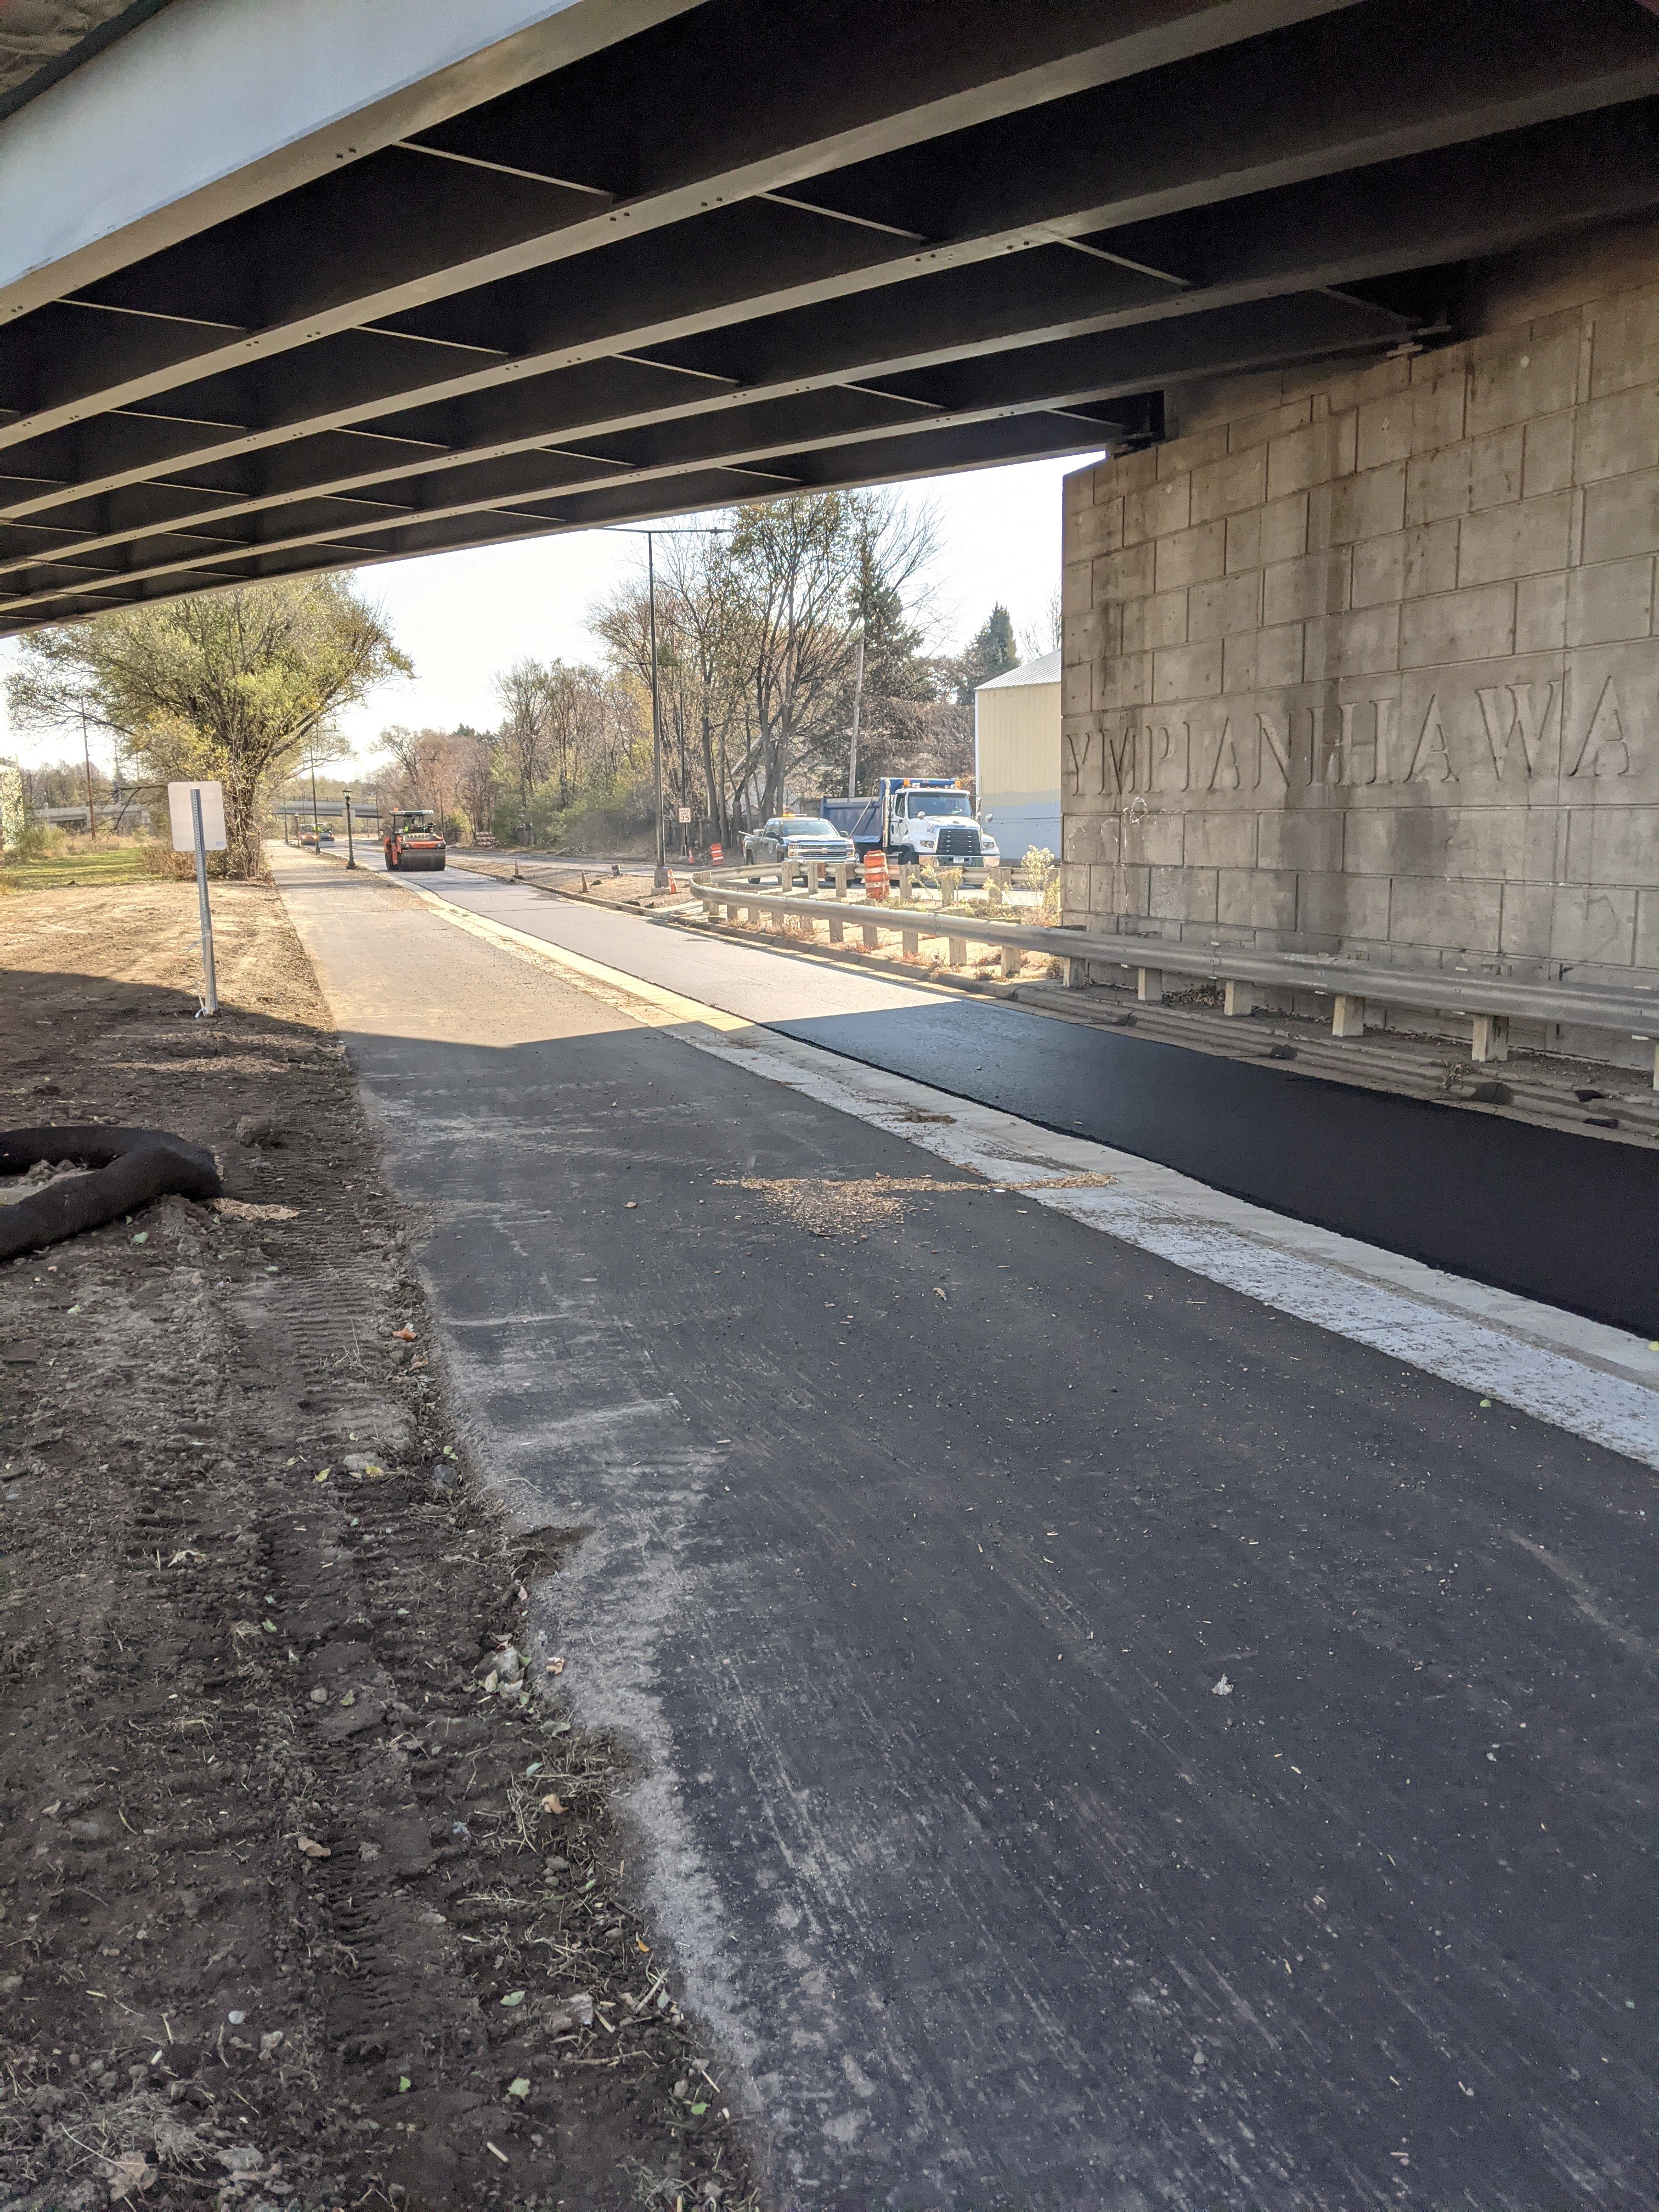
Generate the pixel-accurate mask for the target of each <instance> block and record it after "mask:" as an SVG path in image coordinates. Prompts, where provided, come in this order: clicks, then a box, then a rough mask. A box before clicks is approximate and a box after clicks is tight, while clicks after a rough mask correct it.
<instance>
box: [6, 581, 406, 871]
mask: <svg viewBox="0 0 1659 2212" xmlns="http://www.w3.org/2000/svg"><path fill="white" fill-rule="evenodd" d="M22 646H23V652H22V662H21V666H20V667H19V668H18V669H17V671H16V672H15V674H14V675H13V676H12V677H11V678H10V679H9V682H8V684H7V687H6V690H7V698H8V702H9V705H10V708H11V712H12V715H13V718H14V720H15V721H16V722H17V723H18V724H19V725H20V726H22V727H24V728H30V727H34V728H52V727H61V726H71V725H73V726H79V725H81V723H82V720H84V721H85V722H86V723H87V724H88V725H89V726H92V727H94V728H98V729H102V730H106V731H108V732H111V733H112V734H113V735H114V736H116V737H117V738H119V740H120V742H121V745H122V748H123V750H124V751H125V754H126V757H128V758H129V759H130V760H131V761H132V762H134V763H136V764H137V766H138V768H139V769H141V771H142V772H143V775H145V776H146V777H147V778H148V779H149V780H150V781H154V782H157V783H162V782H167V781H170V780H172V779H174V778H185V777H201V778H204V779H212V780H214V781H218V782H220V783H222V784H223V786H224V792H225V831H226V839H227V843H228V852H227V854H226V861H227V865H228V871H229V872H230V873H231V874H232V875H239V876H256V875H258V873H259V872H260V865H261V861H260V840H261V834H262V816H263V811H264V800H265V798H266V796H267V794H268V793H269V792H270V787H271V786H272V785H273V784H274V783H276V782H277V781H280V780H281V779H282V777H283V776H284V775H287V774H288V773H289V771H290V770H291V769H293V768H294V767H295V765H296V763H298V762H299V761H300V760H301V759H302V758H304V757H306V756H307V751H308V750H309V749H310V748H311V747H313V745H317V744H319V741H320V740H321V739H322V738H324V736H325V733H326V732H328V730H329V729H330V727H331V725H332V722H333V720H334V718H335V716H336V715H337V714H340V713H341V712H342V711H343V709H344V708H348V707H351V706H355V705H356V703H357V702H358V701H359V700H361V699H362V698H363V697H364V696H366V695H367V694H368V692H369V691H372V690H374V687H375V686H376V685H377V684H383V683H385V682H386V679H387V678H389V677H393V676H411V675H413V673H414V668H413V665H412V664H411V662H410V659H408V657H407V655H406V654H404V653H401V652H399V651H398V647H397V646H396V645H395V644H394V643H393V642H392V634H391V631H390V630H389V629H388V628H387V626H386V620H385V617H384V616H383V615H382V614H381V612H380V610H379V608H377V607H375V606H374V605H371V604H370V602H369V601H368V600H367V599H364V598H363V597H362V594H361V592H359V591H358V590H357V589H356V586H355V584H354V583H353V581H352V580H351V579H350V578H349V577H346V576H314V577H305V578H301V579H296V580H292V581H289V580H283V581H280V582H274V583H269V584H256V585H250V586H246V587H245V588H243V589H240V590H236V591H228V592H204V593H203V594H201V595H200V596H199V597H197V598H193V599H172V600H169V601H167V603H166V604H165V605H160V606H148V607H124V608H121V609H118V610H116V611H112V612H110V613H109V614H106V615H98V616H95V617H94V618H93V619H92V620H91V621H90V622H87V623H73V624H64V625H63V626H61V627H58V628H53V629H40V630H36V631H34V632H33V633H32V634H31V635H28V636H27V637H25V638H24V640H23V641H22Z"/></svg>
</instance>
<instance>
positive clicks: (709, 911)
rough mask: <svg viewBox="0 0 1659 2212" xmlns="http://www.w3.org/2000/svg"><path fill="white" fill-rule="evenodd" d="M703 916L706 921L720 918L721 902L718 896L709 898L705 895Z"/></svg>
mask: <svg viewBox="0 0 1659 2212" xmlns="http://www.w3.org/2000/svg"><path fill="white" fill-rule="evenodd" d="M702 918H703V920H704V921H719V920H720V901H719V900H718V899H717V898H709V897H708V896H705V897H704V899H703V902H702Z"/></svg>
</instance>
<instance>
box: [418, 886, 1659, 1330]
mask: <svg viewBox="0 0 1659 2212" xmlns="http://www.w3.org/2000/svg"><path fill="white" fill-rule="evenodd" d="M428 880H429V881H431V882H432V883H433V884H434V887H435V888H438V889H441V890H442V891H443V893H444V896H447V897H450V898H453V899H454V900H455V901H456V902H458V903H463V904H465V905H467V906H468V907H471V908H474V909H475V910H477V911H478V912H480V913H483V914H487V915H493V916H495V918H496V919H498V920H501V921H508V922H510V923H511V925H512V927H514V928H517V929H522V930H525V931H526V932H527V933H530V934H532V935H534V936H539V937H544V938H545V939H548V940H549V942H550V943H553V944H557V945H565V946H567V947H568V948H569V949H571V950H574V951H580V952H582V953H584V954H586V956H587V957H590V958H593V959H599V960H605V961H609V962H611V963H614V964H617V965H620V966H623V967H626V968H627V969H628V971H629V973H630V974H634V975H642V976H644V977H646V978H647V980H648V981H653V982H655V983H659V984H661V985H664V986H665V987H667V988H669V989H671V990H676V991H681V992H684V993H686V994H688V995H690V996H693V997H700V998H702V999H704V1000H708V1001H709V1002H711V1003H713V1004H715V1005H718V1006H721V1007H723V1008H725V1009H726V1010H727V1011H729V1012H734V1013H740V1014H744V1015H745V1016H747V1017H748V1018H750V1019H752V1020H755V1021H759V1022H763V1023H765V1024H768V1025H769V1027H772V1028H775V1029H778V1030H783V1031H785V1032H787V1034H788V1035H790V1036H798V1037H800V1038H802V1039H804V1040H805V1042H808V1043H811V1044H817V1045H822V1046H823V1047H825V1048H828V1049H829V1050H830V1051H832V1052H837V1053H841V1054H844V1055H846V1056H847V1057H848V1058H849V1059H852V1060H862V1061H864V1062H866V1064H867V1065H869V1066H875V1067H883V1068H887V1069H889V1070H890V1071H891V1072H892V1073H896V1074H901V1075H907V1076H909V1077H912V1078H913V1079H915V1080H916V1081H917V1082H921V1083H926V1084H928V1085H932V1086H933V1087H934V1088H935V1089H938V1090H941V1091H951V1092H953V1093H955V1094H956V1095H957V1096H958V1097H969V1098H974V1099H977V1100H978V1101H979V1102H980V1103H982V1104H985V1105H989V1106H996V1107H1000V1108H1002V1109H1005V1110H1006V1111H1007V1112H1009V1113H1013V1114H1018V1115H1022V1116H1024V1118H1025V1119H1026V1120H1028V1121H1039V1122H1042V1123H1043V1124H1044V1125H1046V1126H1047V1127H1051V1128H1057V1129H1064V1130H1066V1131H1069V1132H1071V1133H1074V1134H1076V1135H1079V1136H1085V1137H1090V1138H1092V1139H1095V1140H1096V1141H1097V1142H1098V1143H1101V1144H1106V1145H1111V1146H1115V1147H1117V1148H1118V1149H1120V1150H1121V1151H1124V1152H1133V1153H1135V1154H1136V1155H1138V1156H1139V1157H1140V1158H1145V1159H1152V1160H1157V1161H1158V1162H1160V1163H1161V1164H1164V1166H1166V1167H1172V1168H1176V1169H1179V1170H1181V1171H1182V1173H1183V1174H1186V1175H1190V1176H1195V1177H1197V1179H1198V1180H1199V1181H1200V1182H1206V1183H1208V1184H1210V1185H1211V1186H1212V1188H1217V1189H1220V1190H1225V1191H1226V1192H1228V1193H1230V1194H1231V1195H1233V1196H1235V1197H1238V1198H1245V1199H1249V1200H1253V1201H1254V1202H1255V1203H1256V1204H1257V1205H1261V1206H1267V1207H1269V1208H1270V1209H1272V1210H1273V1212H1278V1213H1284V1214H1288V1215H1290V1216H1291V1217H1292V1218H1295V1219H1297V1220H1302V1221H1310V1222H1314V1223H1316V1224H1317V1225H1319V1226H1320V1227H1322V1228H1326V1229H1334V1230H1337V1231H1340V1232H1341V1233H1342V1234H1343V1235H1345V1236H1349V1237H1358V1238H1360V1239H1361V1240H1363V1241H1364V1242H1365V1243H1371V1244H1376V1245H1380V1246H1382V1247H1383V1249H1384V1250H1387V1251H1390V1252H1400V1253H1404V1254H1407V1255H1409V1256H1410V1257H1411V1258H1413V1259H1416V1260H1422V1261H1426V1262H1427V1263H1428V1264H1429V1265H1430V1266H1431V1267H1443V1268H1444V1269H1446V1270H1447V1271H1448V1272H1449V1273H1453V1274H1458V1275H1466V1276H1469V1277H1471V1278H1473V1279H1474V1280H1476V1281H1479V1282H1484V1283H1491V1284H1495V1285H1498V1287H1499V1288H1501V1289H1504V1290H1508V1291H1518V1292H1520V1293H1521V1294H1522V1296H1523V1297H1533V1298H1538V1299H1541V1301H1542V1302H1543V1303H1544V1304H1548V1305H1555V1306H1564V1307H1566V1308H1568V1309H1570V1310H1572V1311H1574V1312H1577V1313H1583V1314H1587V1315H1589V1316H1592V1317H1593V1318H1594V1319H1595V1320H1597V1321H1602V1322H1610V1323H1612V1324H1613V1326H1614V1327H1616V1328H1627V1329H1632V1330H1634V1331H1636V1332H1637V1333H1638V1334H1641V1335H1643V1336H1644V1337H1653V1336H1659V1157H1656V1155H1655V1154H1654V1153H1653V1152H1651V1151H1649V1150H1645V1149H1641V1148H1638V1146H1633V1145H1624V1144H1613V1143H1608V1142H1607V1141H1605V1140H1604V1139H1598V1138H1593V1137H1588V1136H1585V1137H1578V1136H1573V1135H1571V1134H1569V1133H1565V1132H1564V1131H1561V1130H1557V1129H1540V1128H1534V1127H1529V1126H1528V1125H1527V1124H1525V1123H1523V1122H1519V1121H1506V1120H1503V1119H1500V1118H1498V1117H1497V1116H1495V1115H1484V1114H1472V1113H1469V1112H1468V1111H1466V1110H1460V1109H1458V1108H1455V1107H1452V1106H1441V1105H1437V1104H1434V1103H1431V1102H1429V1101H1426V1100H1424V1099H1418V1098H1407V1097H1395V1096H1393V1095H1391V1094H1389V1093H1386V1092H1383V1091H1366V1090H1362V1089H1359V1088H1358V1087H1350V1086H1348V1085H1342V1084H1335V1083H1331V1082H1328V1081H1324V1080H1322V1079H1318V1078H1316V1077H1311V1076H1305V1075H1301V1074H1298V1073H1296V1072H1295V1071H1294V1070H1293V1069H1290V1068H1287V1067H1285V1066H1279V1065H1277V1064H1271V1063H1261V1064H1257V1063H1250V1062H1246V1061H1241V1060H1224V1059H1220V1058H1218V1057H1216V1056H1215V1055H1213V1054H1207V1053H1200V1052H1192V1051H1188V1050H1185V1049H1183V1048H1182V1047H1181V1046H1179V1045H1171V1044H1162V1043H1156V1042H1152V1041H1150V1040H1147V1039H1143V1038H1139V1037H1136V1036H1133V1035H1132V1034H1125V1033H1123V1032H1121V1031H1115V1030H1102V1029H1097V1028H1092V1027H1088V1026H1085V1025H1084V1024H1080V1023H1074V1022H1068V1021H1062V1020H1056V1019H1054V1018H1052V1017H1049V1016H1046V1015H1043V1014H1040V1013H1036V1012H1030V1011H1028V1010H1025V1009H1022V1008H1019V1007H1017V1006H1006V1005H999V1004H996V1003H987V1002H986V1001H984V1000H963V999H961V998H957V997H950V996H945V995H942V994H939V993H938V992H933V991H928V990H926V989H922V988H918V987H915V986H914V985H908V984H907V983H906V982H905V981H904V980H903V979H902V978H897V979H895V980H894V981H888V979H886V978H885V977H882V976H878V975H870V974H869V973H868V971H860V970H856V969H855V970H850V971H849V970H839V971H837V970H836V969H831V968H829V967H828V966H827V965H825V964H821V963H810V962H804V961H802V960H801V959H800V958H799V957H792V956H791V955H789V954H787V953H783V952H774V951H769V950H768V949H766V948H763V947H757V946H754V945H745V944H742V943H732V942H731V941H726V942H721V941H719V940H714V941H711V940H709V939H704V938H702V937H700V936H696V935H692V934H690V933H686V932H684V931H679V930H674V929H671V928H665V927H661V926H660V925H658V924H653V923H651V922H648V921H643V920H641V919H640V918H639V917H637V916H635V915H625V914H613V913H607V912H605V911H603V910H597V909H595V908H592V907H585V906H580V905H574V904H573V903H571V902H568V901H566V900H562V899H553V898H550V897H547V896H544V895H541V894H538V892H536V891H535V890H532V889H530V888H529V887H528V886H526V885H523V884H508V883H502V882H499V881H494V880H491V879H490V878H484V877H476V876H466V875H463V874H460V873H457V874H454V875H451V876H446V877H441V878H435V879H428Z"/></svg>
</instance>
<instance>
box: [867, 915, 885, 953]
mask: <svg viewBox="0 0 1659 2212" xmlns="http://www.w3.org/2000/svg"><path fill="white" fill-rule="evenodd" d="M864 943H865V949H866V951H870V952H873V951H875V950H876V948H877V946H878V945H879V944H880V943H881V932H880V931H879V930H878V928H877V927H876V925H875V923H874V922H873V921H866V923H865V925H864Z"/></svg>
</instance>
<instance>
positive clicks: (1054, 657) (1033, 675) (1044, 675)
mask: <svg viewBox="0 0 1659 2212" xmlns="http://www.w3.org/2000/svg"><path fill="white" fill-rule="evenodd" d="M1059 681H1060V655H1059V653H1044V654H1043V655H1042V658H1041V659H1038V660H1023V661H1021V663H1020V665H1019V666H1018V668H1011V669H1009V670H1008V671H1007V673H1006V675H1003V676H994V677H993V678H991V680H990V682H989V683H988V684H976V685H975V691H1001V690H1007V689H1009V688H1011V687H1012V685H1014V684H1058V683H1059Z"/></svg>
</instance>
